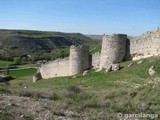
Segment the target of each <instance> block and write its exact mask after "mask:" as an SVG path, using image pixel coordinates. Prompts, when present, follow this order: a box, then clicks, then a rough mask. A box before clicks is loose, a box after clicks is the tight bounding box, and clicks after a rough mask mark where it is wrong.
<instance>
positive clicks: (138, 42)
mask: <svg viewBox="0 0 160 120" xmlns="http://www.w3.org/2000/svg"><path fill="white" fill-rule="evenodd" d="M157 55H160V28H158V29H157V30H156V31H155V32H146V33H144V34H143V35H141V36H139V37H135V38H133V39H130V40H129V39H128V38H127V35H124V34H114V35H112V36H107V35H104V37H103V40H102V49H101V52H96V53H94V54H92V58H91V59H90V54H89V47H88V46H79V47H76V46H74V45H72V46H71V47H70V56H69V57H68V58H64V59H58V60H55V61H52V62H49V63H46V64H44V65H42V66H41V68H40V73H41V76H42V78H44V79H48V78H52V77H58V76H72V75H75V74H78V73H80V72H83V71H84V70H87V69H89V68H90V65H92V67H93V68H94V69H99V70H102V69H106V68H108V67H109V66H111V65H112V64H115V63H119V62H122V61H123V60H130V59H132V60H138V59H142V58H147V57H150V56H157Z"/></svg>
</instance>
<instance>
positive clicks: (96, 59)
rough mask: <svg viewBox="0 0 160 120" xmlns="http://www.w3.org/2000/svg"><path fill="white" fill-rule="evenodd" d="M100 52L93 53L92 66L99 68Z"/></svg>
mask: <svg viewBox="0 0 160 120" xmlns="http://www.w3.org/2000/svg"><path fill="white" fill-rule="evenodd" d="M100 56H101V54H100V52H95V53H93V54H92V67H93V68H94V69H99V67H100Z"/></svg>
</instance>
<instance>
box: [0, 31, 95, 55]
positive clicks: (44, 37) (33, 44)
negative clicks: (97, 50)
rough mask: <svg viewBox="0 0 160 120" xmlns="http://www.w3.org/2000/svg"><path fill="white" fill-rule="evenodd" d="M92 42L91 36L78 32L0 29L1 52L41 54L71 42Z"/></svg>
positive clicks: (76, 43) (68, 44) (66, 45)
mask: <svg viewBox="0 0 160 120" xmlns="http://www.w3.org/2000/svg"><path fill="white" fill-rule="evenodd" d="M93 42H94V41H93V40H92V39H91V38H89V37H86V36H85V35H83V34H80V33H61V32H45V31H44V32H42V31H31V30H0V52H1V53H2V54H10V55H22V54H30V53H38V54H41V53H46V52H51V51H54V50H56V49H57V48H63V47H68V46H70V45H72V44H75V45H81V44H87V43H93Z"/></svg>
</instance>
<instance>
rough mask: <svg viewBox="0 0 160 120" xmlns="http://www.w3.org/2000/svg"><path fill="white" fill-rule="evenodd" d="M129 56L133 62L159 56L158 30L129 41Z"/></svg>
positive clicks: (159, 37) (159, 41)
mask: <svg viewBox="0 0 160 120" xmlns="http://www.w3.org/2000/svg"><path fill="white" fill-rule="evenodd" d="M130 55H131V57H132V59H133V60H138V59H142V58H147V57H151V56H157V55H160V29H159V28H158V29H157V30H156V31H155V32H146V33H144V34H143V35H141V36H139V37H136V38H134V39H131V40H130Z"/></svg>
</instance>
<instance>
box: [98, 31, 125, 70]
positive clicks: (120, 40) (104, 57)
mask: <svg viewBox="0 0 160 120" xmlns="http://www.w3.org/2000/svg"><path fill="white" fill-rule="evenodd" d="M126 40H127V35H124V34H114V35H113V36H104V37H103V41H102V49H101V56H100V69H103V68H107V67H108V65H111V64H113V63H119V62H121V61H122V60H123V58H124V56H125V54H126Z"/></svg>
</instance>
